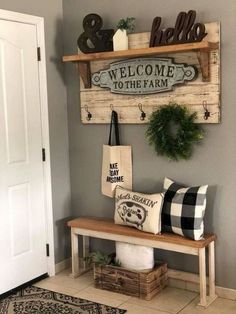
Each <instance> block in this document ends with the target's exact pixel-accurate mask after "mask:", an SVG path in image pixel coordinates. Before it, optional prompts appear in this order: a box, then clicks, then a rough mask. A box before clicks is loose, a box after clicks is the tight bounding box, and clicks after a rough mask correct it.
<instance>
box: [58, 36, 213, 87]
mask: <svg viewBox="0 0 236 314" xmlns="http://www.w3.org/2000/svg"><path fill="white" fill-rule="evenodd" d="M213 49H218V44H217V43H211V42H208V41H202V42H199V43H189V44H178V45H168V46H160V47H152V48H139V49H130V50H121V51H108V52H98V53H88V54H82V53H81V54H77V55H72V56H64V57H63V62H75V63H77V65H78V70H79V73H80V75H81V77H82V80H83V82H84V86H85V88H90V87H91V72H90V62H91V61H98V60H109V59H123V58H134V57H141V56H142V57H145V56H152V55H159V54H169V53H179V52H190V51H196V52H197V56H198V60H199V63H200V68H201V71H202V77H203V81H209V52H210V51H211V50H213Z"/></svg>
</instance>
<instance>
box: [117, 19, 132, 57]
mask: <svg viewBox="0 0 236 314" xmlns="http://www.w3.org/2000/svg"><path fill="white" fill-rule="evenodd" d="M134 27H135V18H134V17H127V18H126V19H120V20H119V22H118V24H117V31H116V33H115V35H114V36H113V50H114V51H118V50H127V49H128V48H129V42H128V35H127V34H128V33H132V32H133V31H134Z"/></svg>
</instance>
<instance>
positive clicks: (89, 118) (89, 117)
mask: <svg viewBox="0 0 236 314" xmlns="http://www.w3.org/2000/svg"><path fill="white" fill-rule="evenodd" d="M84 109H85V111H86V112H87V117H86V120H87V121H90V120H91V119H92V117H93V115H92V113H91V112H89V110H88V106H87V105H85V106H84Z"/></svg>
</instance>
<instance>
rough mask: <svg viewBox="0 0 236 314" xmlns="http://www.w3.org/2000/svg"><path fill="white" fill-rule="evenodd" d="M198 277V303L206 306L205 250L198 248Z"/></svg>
mask: <svg viewBox="0 0 236 314" xmlns="http://www.w3.org/2000/svg"><path fill="white" fill-rule="evenodd" d="M199 277H200V278H199V279H200V303H199V305H201V306H204V307H206V305H207V301H206V250H205V248H202V249H199Z"/></svg>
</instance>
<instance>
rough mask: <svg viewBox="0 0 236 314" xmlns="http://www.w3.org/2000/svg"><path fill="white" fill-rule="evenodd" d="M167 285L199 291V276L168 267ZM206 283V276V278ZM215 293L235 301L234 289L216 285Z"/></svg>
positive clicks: (235, 291) (235, 293) (235, 292)
mask: <svg viewBox="0 0 236 314" xmlns="http://www.w3.org/2000/svg"><path fill="white" fill-rule="evenodd" d="M168 277H169V285H170V286H171V287H176V288H180V289H185V290H189V291H194V292H199V276H198V275H196V274H193V273H188V272H184V271H179V270H175V269H168ZM207 283H208V278H207ZM216 294H217V295H218V296H219V297H220V298H224V299H229V300H234V301H236V290H235V289H230V288H224V287H220V286H216Z"/></svg>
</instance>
